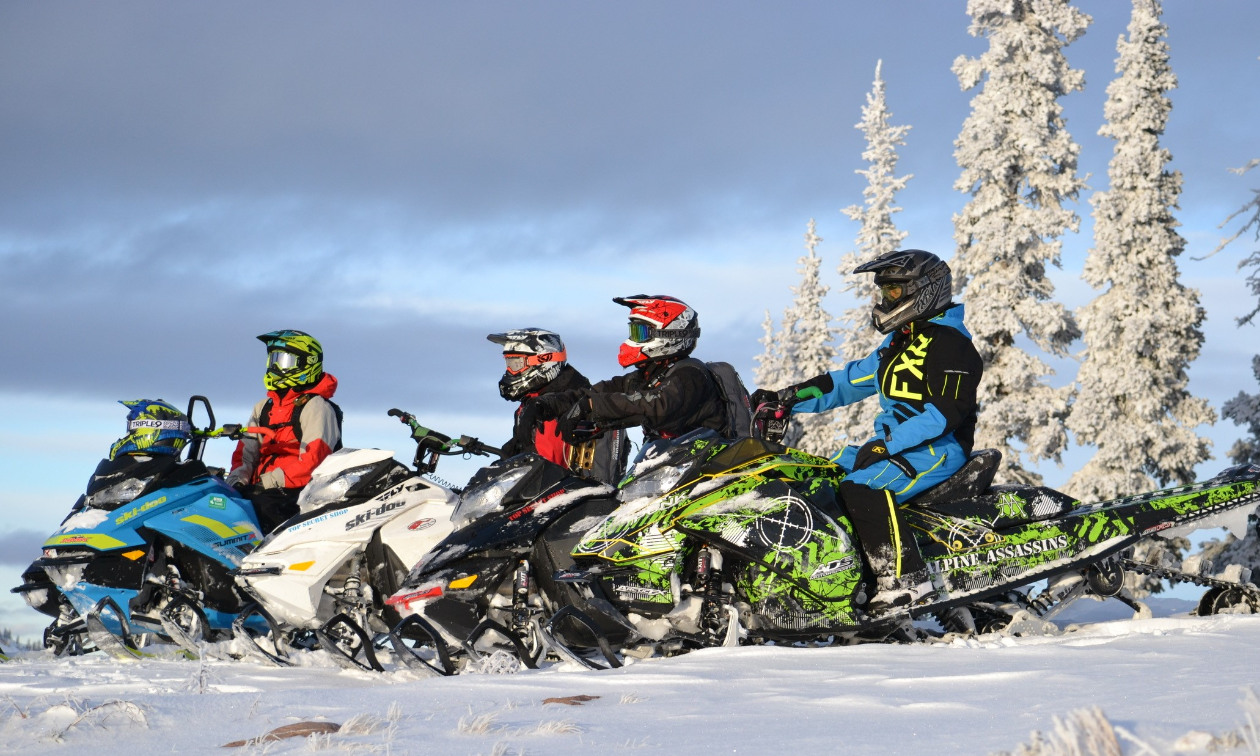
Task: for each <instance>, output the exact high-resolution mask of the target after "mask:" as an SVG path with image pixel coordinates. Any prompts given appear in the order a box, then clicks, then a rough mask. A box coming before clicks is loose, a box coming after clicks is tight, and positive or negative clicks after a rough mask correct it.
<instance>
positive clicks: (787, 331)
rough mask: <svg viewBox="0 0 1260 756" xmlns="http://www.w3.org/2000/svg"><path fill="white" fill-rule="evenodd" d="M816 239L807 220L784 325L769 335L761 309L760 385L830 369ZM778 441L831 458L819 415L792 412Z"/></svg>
mask: <svg viewBox="0 0 1260 756" xmlns="http://www.w3.org/2000/svg"><path fill="white" fill-rule="evenodd" d="M821 241H822V238H821V237H820V236H818V234H817V233H816V228H815V225H814V221H813V219H811V220H810V221H809V227H808V229H807V230H806V232H805V250H806V252H807V254H806V255H805V256H803V257H801V258H800V259H799V260H798V261H797V262H798V263H799V264H800V266H801V267H800V268H799V269H798V270H797V272H798V273H800V274H801V282H800V284H798V285H796V286H793V287H792V293H793V295H794V297H793V299H792V305H791V306H790V307H788V308H787V309H785V310H784V311H783V323H782V325H781V327H780V328H779V332H778V333H777V334H775V335H773V336H772V335H771V333H772V331H773V322H772V321H771V319H770V314H769V313H766V320H765V323H764V324H763V326H762V327H763V328H764V329H765V336H764V337H763V338H762V340H761V343H762V345H763V346H764V347H765V351H764V352H763V353H762V355H761V356H759V357H758V358H757V361H758V363H759V364H758V367H757V370H756V373H755V375H756V378H757V385H758V386H760V387H762V388H776V389H777V388H783V387H784V386H787V385H788V384H791V383H796V382H798V381H803V380H805V379H807V378H813V377H814V376H816V375H820V374H822V373H825V372H827V371H828V370H831V369H832V368H833V367H834V364H835V356H836V350H835V349H834V348H833V347H832V346H831V338H832V331H831V316H830V315H828V314H827V311H826V310H825V309H823V298H824V297H826V296H827V290H828V288H829V287H828V286H826V285H825V284H823V282H822V279H821V277H820V276H819V267H820V266H821V265H822V259H821V258H820V257H818V252H817V248H818V243H819V242H821ZM783 441H784V443H785V444H787V445H788V446H792V447H795V448H797V449H802V450H804V451H807V452H809V453H811V454H817V455H819V456H830V455H831V454H832V453H833V452H834V451H835V446H836V442H835V432H834V431H833V430H832V427H831V420H830V418H828V417H827V416H826V415H824V414H809V415H805V414H802V415H796V416H795V417H794V418H793V419H792V423H791V425H790V426H789V427H788V432H787V436H786V437H785V438H784V440H783Z"/></svg>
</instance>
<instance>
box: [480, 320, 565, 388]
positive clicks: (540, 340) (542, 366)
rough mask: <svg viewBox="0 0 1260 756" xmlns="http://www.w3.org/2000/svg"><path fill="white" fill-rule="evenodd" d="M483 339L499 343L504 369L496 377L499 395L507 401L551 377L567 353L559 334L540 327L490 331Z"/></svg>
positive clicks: (558, 372)
mask: <svg viewBox="0 0 1260 756" xmlns="http://www.w3.org/2000/svg"><path fill="white" fill-rule="evenodd" d="M486 340H487V341H493V342H494V343H496V344H502V345H503V359H504V360H505V361H506V362H507V369H506V370H505V371H504V373H503V377H502V378H500V379H499V395H500V396H502V397H503V398H504V399H507V400H508V401H509V402H514V401H517V400H519V399H522V398H524V397H525V395H526V394H529V393H530V392H532V391H536V390H538V389H540V388H542V387H543V386H546V385H547V384H548V383H551V382H552V381H553V380H555V378H556V376H557V375H560V369H561V368H563V367H564V364H565V359H566V357H567V355H566V354H565V351H564V342H563V341H561V340H560V335H559V334H557V333H552V332H551V331H544V330H543V329H541V328H517V329H514V330H511V331H508V332H507V333H492V334H490V335H489V336H486Z"/></svg>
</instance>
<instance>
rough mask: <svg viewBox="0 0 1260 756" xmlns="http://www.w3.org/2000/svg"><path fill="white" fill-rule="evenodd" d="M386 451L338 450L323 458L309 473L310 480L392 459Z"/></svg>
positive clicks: (391, 454)
mask: <svg viewBox="0 0 1260 756" xmlns="http://www.w3.org/2000/svg"><path fill="white" fill-rule="evenodd" d="M393 456H394V453H393V452H392V451H390V450H388V449H349V448H346V449H338V450H337V451H335V452H333V453H332V454H329V455H328V456H327V457H325V458H324V461H323V462H320V463H319V467H316V468H315V471H314V472H312V473H311V477H312V478H316V477H318V478H331V477H333V476H335V475H338V474H340V473H342V472H344V471H346V470H349V469H351V468H353V467H362V466H363V465H370V464H372V463H373V462H380V461H381V460H383V459H389V458H390V457H393Z"/></svg>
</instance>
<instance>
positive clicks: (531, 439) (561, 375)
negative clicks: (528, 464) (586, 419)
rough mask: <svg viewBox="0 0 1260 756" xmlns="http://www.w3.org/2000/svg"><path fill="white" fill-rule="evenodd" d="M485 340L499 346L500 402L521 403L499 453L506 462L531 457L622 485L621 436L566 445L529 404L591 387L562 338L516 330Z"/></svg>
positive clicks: (620, 433)
mask: <svg viewBox="0 0 1260 756" xmlns="http://www.w3.org/2000/svg"><path fill="white" fill-rule="evenodd" d="M486 339H487V340H488V341H492V342H494V343H495V344H500V345H502V346H503V360H504V362H505V363H506V370H505V371H504V373H503V377H502V378H500V379H499V394H500V396H502V397H503V398H504V399H506V400H507V401H509V402H520V405H519V406H518V407H517V408H516V413H515V417H514V421H513V426H512V439H511V440H510V441H508V442H507V443H506V444H504V445H503V451H504V452H505V453H506V454H508V455H509V456H511V455H516V454H524V453H526V452H534V453H536V454H538V455H539V456H541V457H544V458H545V459H549V460H551V461H552V462H554V463H556V464H557V465H561V466H564V467H568V468H570V469H572V470H574V471H575V472H581V473H584V474H587V475H590V476H591V477H593V478H595V479H596V480H600V481H603V482H605V483H616V482H617V481H618V480H620V479H621V475H622V472H623V470H624V468H625V462H626V455H627V452H628V448H629V447H628V444H626V437H625V432H624V431H620V430H616V431H610V432H608V433H604V434H603V435H601V436H600V437H599V439H597V440H596V441H594V442H587V443H586V444H577V445H574V444H570V443H568V442H567V441H565V440H564V438H563V437H562V436H561V435H560V431H559V429H558V428H557V422H556V421H555V420H554V419H551V420H545V421H544V420H541V419H539V417H538V405H537V404H536V403H534V402H530V401H529V400H530V399H533V398H535V397H539V396H546V395H549V394H557V393H562V392H566V391H574V390H578V389H588V388H590V386H591V382H590V381H589V380H587V379H586V376H584V375H582V374H581V373H579V372H578V371H577V368H575V367H573V366H572V365H570V364H569V363H568V354H567V353H566V351H565V348H564V341H562V340H561V339H560V335H559V334H557V333H553V332H551V331H546V330H543V329H541V328H518V329H515V330H511V331H508V332H507V333H492V334H490V335H488V336H486Z"/></svg>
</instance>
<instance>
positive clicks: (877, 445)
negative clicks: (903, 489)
mask: <svg viewBox="0 0 1260 756" xmlns="http://www.w3.org/2000/svg"><path fill="white" fill-rule="evenodd" d="M884 461H887V462H891V463H892V464H893V465H894V466H895V467H896V468H897V469H898V470H900V471H901V473H902V474H903V475H905V476H906V477H907V478H913V477H915V476H917V475H918V474H919V471H918V470H915V469H914V466H913V465H911V464H910V463H909V462H907V461H906V458H905V457H903V456H901V455H900V454H889V453H888V444H887V442H885V441H883V440H881V439H878V438H875V439H871V440H870V441H867V442H866V443H864V444H862V446H861V447H860V448H859V449H858V452H857V461H856V462H854V463H853V469H854V470H861V469H863V468H866V467H870V466H871V465H874V464H877V463H879V462H884Z"/></svg>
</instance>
